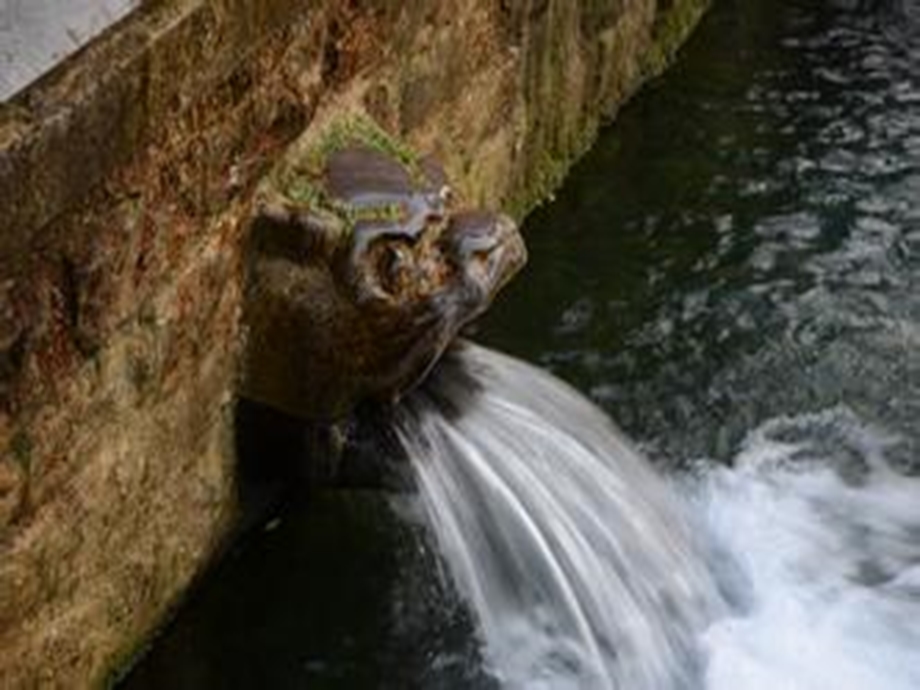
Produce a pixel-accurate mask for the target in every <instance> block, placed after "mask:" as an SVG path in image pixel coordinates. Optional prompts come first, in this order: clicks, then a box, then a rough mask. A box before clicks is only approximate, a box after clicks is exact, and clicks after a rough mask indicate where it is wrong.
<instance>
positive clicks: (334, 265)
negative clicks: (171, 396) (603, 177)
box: [241, 139, 526, 423]
mask: <svg viewBox="0 0 920 690" xmlns="http://www.w3.org/2000/svg"><path fill="white" fill-rule="evenodd" d="M311 166H312V168H311ZM249 251H250V255H249V275H248V280H247V292H246V300H245V306H244V320H245V324H246V327H247V330H248V335H247V338H248V340H247V348H246V355H245V363H244V370H243V380H242V390H241V392H242V395H243V396H244V397H246V398H249V399H251V400H254V401H256V402H258V403H261V404H263V405H267V406H269V407H272V408H274V409H277V410H279V411H281V412H284V413H286V414H288V415H292V416H294V417H297V418H300V419H303V420H306V421H310V422H318V423H334V422H336V421H339V420H342V419H344V418H345V417H347V416H348V415H349V413H350V412H351V411H353V410H354V409H355V407H356V406H357V405H358V404H359V403H361V402H364V401H382V402H391V401H395V400H398V399H399V397H400V396H401V395H402V394H404V393H405V392H406V391H407V390H409V389H410V388H411V387H412V386H414V385H415V384H416V383H418V382H419V381H420V380H421V379H423V378H424V376H425V375H426V374H427V372H428V371H429V370H430V369H431V367H432V366H433V364H434V363H435V362H436V361H437V360H438V358H439V357H440V356H441V354H442V353H443V352H444V350H445V349H446V348H447V347H448V345H449V344H450V343H451V342H452V341H453V340H454V338H455V337H456V336H457V334H458V332H459V331H460V329H461V328H463V326H464V325H466V324H467V323H469V322H470V321H471V320H472V319H475V318H476V317H477V316H479V315H480V314H482V313H483V312H484V311H485V310H486V309H487V308H488V306H489V304H490V303H491V301H492V299H493V298H494V297H495V295H496V293H497V292H498V291H499V290H500V289H501V288H502V287H503V286H504V285H505V284H506V283H507V282H508V281H509V280H510V279H511V278H512V277H513V276H514V275H515V273H517V271H518V270H519V269H520V268H521V267H522V266H523V265H524V263H525V261H526V249H525V246H524V242H523V240H522V238H521V235H520V233H519V232H518V229H517V226H516V224H515V223H514V222H513V221H512V220H511V219H510V218H508V217H507V216H504V215H501V214H498V213H493V212H489V211H482V210H477V209H468V208H464V207H463V206H461V205H460V204H458V203H457V201H456V200H455V199H454V197H453V194H452V193H451V190H450V188H449V187H448V185H447V183H446V179H445V175H444V173H443V171H442V170H441V169H440V168H439V167H438V166H437V165H435V164H434V163H432V162H431V161H429V160H422V161H416V160H414V159H412V158H410V157H409V156H405V155H404V156H399V155H398V154H397V153H394V152H393V151H386V150H382V149H381V148H380V147H379V146H377V147H374V146H372V145H370V144H368V143H366V142H362V141H360V140H359V139H355V140H346V141H344V142H341V141H340V142H337V146H336V147H334V150H331V151H327V152H324V153H323V154H322V156H321V158H320V160H317V159H316V155H315V154H314V155H313V156H312V157H311V156H307V160H306V162H304V161H301V162H299V163H295V164H292V165H291V166H290V167H289V168H288V169H287V170H286V171H284V172H282V173H280V174H278V175H275V176H274V177H273V181H272V183H271V185H270V186H268V187H266V188H265V189H264V190H263V193H261V194H260V195H259V201H258V203H257V205H256V210H255V216H254V218H253V222H252V229H251V238H250V246H249Z"/></svg>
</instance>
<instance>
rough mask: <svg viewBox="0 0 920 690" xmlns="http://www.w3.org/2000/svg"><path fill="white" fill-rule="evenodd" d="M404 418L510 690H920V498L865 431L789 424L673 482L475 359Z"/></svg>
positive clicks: (772, 426) (543, 385) (428, 498)
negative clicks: (727, 459)
mask: <svg viewBox="0 0 920 690" xmlns="http://www.w3.org/2000/svg"><path fill="white" fill-rule="evenodd" d="M399 414H400V417H399V419H398V421H397V427H398V432H399V435H400V437H401V439H402V442H403V443H404V445H405V446H406V448H407V450H408V452H409V454H410V456H411V457H412V459H413V465H414V467H415V471H416V474H417V477H418V483H419V487H420V491H419V493H420V498H421V501H422V503H423V507H424V512H425V513H426V514H427V522H428V524H429V525H430V527H431V532H432V534H433V536H434V538H435V540H436V542H437V544H438V546H439V548H440V550H441V552H442V554H443V556H444V558H445V561H446V562H447V564H448V566H449V569H450V571H451V573H452V575H453V578H454V580H455V581H456V584H457V585H458V587H459V589H460V592H461V593H462V594H463V595H464V596H465V598H466V599H467V601H468V602H469V603H470V605H471V608H472V609H473V611H474V613H475V615H476V617H477V619H478V622H479V627H480V630H481V635H482V642H483V648H484V653H485V656H486V659H487V660H488V663H489V666H490V670H491V671H492V673H494V675H495V676H496V677H497V678H498V679H499V680H500V681H501V683H502V684H503V685H504V686H505V687H509V688H528V690H530V689H533V688H552V689H553V690H557V689H564V688H616V689H622V690H674V689H680V690H687V689H691V688H692V689H701V688H706V689H707V690H778V689H782V690H828V689H830V690H916V689H917V688H920V479H912V478H910V477H908V476H905V474H904V473H902V472H900V471H898V470H897V469H895V466H896V465H897V462H896V461H897V460H898V458H900V459H901V460H903V459H904V456H905V453H907V454H908V455H909V451H910V449H909V448H906V447H905V446H904V443H903V442H902V441H901V440H899V439H897V438H895V437H891V436H888V435H886V434H885V433H883V432H881V431H880V430H878V429H874V428H872V427H871V426H870V425H867V424H865V423H863V422H862V421H861V420H860V419H859V418H858V417H857V416H856V415H855V414H854V413H853V412H851V411H849V410H846V409H832V410H828V411H825V412H822V413H820V414H810V415H800V416H797V417H792V418H788V419H787V418H783V419H778V420H774V421H771V422H769V423H767V424H765V425H763V426H762V427H760V428H758V429H757V430H755V431H753V432H752V433H751V434H750V435H749V437H748V439H747V440H746V442H745V443H744V445H743V447H742V449H741V451H740V453H739V454H738V456H737V457H736V458H735V459H734V462H733V464H732V465H731V466H725V465H718V464H716V463H712V462H701V463H700V465H699V467H698V469H699V471H698V472H695V473H692V475H691V476H684V477H680V478H678V479H676V480H675V481H674V482H669V481H666V480H665V479H663V478H661V477H659V476H658V475H657V474H656V473H655V472H654V471H653V470H652V469H651V468H650V467H649V465H648V464H647V462H646V461H645V460H644V459H643V458H642V457H641V456H640V455H639V454H637V452H636V451H635V450H634V449H633V448H632V447H631V446H630V444H629V443H628V442H627V441H626V440H625V439H624V438H623V436H622V434H620V433H619V432H618V431H617V429H616V428H615V427H614V426H613V425H612V424H611V423H610V421H609V420H608V419H607V418H606V417H605V416H604V415H603V414H602V413H601V412H600V411H599V410H597V409H596V408H595V407H594V406H593V405H591V404H590V403H589V402H588V401H586V400H585V399H584V398H583V397H581V396H580V395H579V394H578V393H577V392H575V391H574V390H572V389H571V388H569V387H568V386H566V385H565V384H563V383H561V382H559V381H558V380H556V379H554V378H553V377H551V376H549V375H548V374H546V373H545V372H542V371H540V370H538V369H535V368H533V367H531V366H529V365H527V364H524V363H522V362H520V361H517V360H515V359H512V358H509V357H507V356H505V355H501V354H498V353H495V352H492V351H489V350H486V349H483V348H480V347H477V346H473V345H469V346H465V347H464V348H462V349H461V350H460V351H459V352H456V353H453V354H452V355H451V356H450V357H449V360H448V361H447V362H446V363H445V365H444V366H442V367H441V369H440V370H439V371H438V372H436V374H435V375H434V377H433V379H432V380H431V381H430V382H429V383H428V384H427V385H426V387H425V389H424V390H423V391H421V392H420V393H419V394H418V395H416V396H414V397H413V398H412V399H411V400H409V401H407V404H406V405H405V406H404V407H403V409H402V410H401V412H400V413H399ZM908 459H909V458H908ZM675 489H676V490H675Z"/></svg>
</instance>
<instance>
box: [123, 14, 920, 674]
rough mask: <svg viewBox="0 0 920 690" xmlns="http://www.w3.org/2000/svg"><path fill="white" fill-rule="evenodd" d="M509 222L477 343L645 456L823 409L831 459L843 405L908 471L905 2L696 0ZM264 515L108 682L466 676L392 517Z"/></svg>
mask: <svg viewBox="0 0 920 690" xmlns="http://www.w3.org/2000/svg"><path fill="white" fill-rule="evenodd" d="M526 232H527V239H528V242H529V245H530V248H531V263H530V265H529V266H528V268H527V270H526V272H525V274H524V275H522V276H521V277H520V278H519V279H518V280H517V281H516V282H515V283H514V284H513V285H512V286H511V287H510V288H509V289H508V291H507V293H506V294H505V295H504V296H503V297H502V298H501V300H500V301H499V303H498V304H496V305H495V306H494V308H493V311H492V312H491V313H490V315H489V316H488V317H487V319H486V320H485V321H484V322H483V324H481V326H480V328H479V333H478V336H477V339H478V340H480V341H482V342H484V343H486V344H489V345H491V346H494V347H496V348H498V349H502V350H505V351H507V352H509V353H512V354H514V355H516V356H519V357H522V358H524V359H527V360H530V361H533V362H537V363H539V364H541V365H543V366H545V367H547V368H549V369H551V370H552V371H553V372H555V373H556V374H557V375H559V376H561V377H562V378H564V379H566V380H568V381H570V382H572V383H574V384H575V385H576V386H578V387H579V388H580V389H581V390H583V391H584V392H586V393H588V394H589V395H590V396H591V397H592V398H593V399H594V400H595V401H596V402H598V403H599V404H600V405H601V406H603V407H604V408H605V409H606V410H607V411H609V412H610V414H611V415H612V416H613V417H614V419H616V420H617V422H618V423H619V424H620V426H622V427H623V428H624V429H625V430H626V431H627V432H628V433H629V434H630V435H631V436H633V437H634V438H635V439H637V440H638V441H639V442H640V443H641V445H642V446H643V447H644V448H645V449H646V451H647V452H648V453H649V455H650V456H651V457H652V458H653V459H654V460H655V461H656V462H657V463H658V464H659V465H660V466H662V467H667V468H671V467H682V466H685V465H686V464H687V463H688V462H689V461H690V460H692V459H695V458H701V457H705V458H709V459H711V460H713V461H717V462H721V463H728V464H730V463H732V462H733V460H734V458H735V457H736V456H737V454H738V451H739V446H740V445H741V444H743V442H744V439H745V438H746V437H747V436H748V435H749V434H750V433H751V432H752V430H755V429H758V428H760V427H761V426H762V425H763V424H764V423H766V422H768V421H769V420H775V419H777V418H780V417H785V418H797V417H801V416H802V415H808V414H822V413H826V412H827V411H828V410H844V411H845V412H844V413H841V414H839V415H837V416H835V417H833V419H834V420H836V421H834V422H833V424H830V425H829V426H828V429H829V430H828V431H827V433H826V435H827V443H828V444H830V445H834V447H835V451H834V452H842V453H848V452H852V453H854V454H856V451H855V450H853V449H852V448H850V449H849V450H848V448H844V447H843V446H846V443H843V446H841V442H840V441H839V437H840V433H839V432H840V430H839V428H837V427H839V426H840V425H841V424H843V425H844V426H846V425H847V424H850V425H852V424H857V423H856V422H853V421H852V420H858V424H857V425H869V426H872V427H873V428H875V427H877V428H881V429H884V430H885V433H886V434H889V435H891V436H893V437H897V439H898V440H897V442H896V443H893V444H892V445H891V448H890V459H891V460H892V462H894V463H895V464H899V465H900V466H901V467H902V468H905V469H907V470H908V471H914V470H916V468H917V464H918V458H920V452H918V444H920V429H918V428H917V423H916V420H917V418H918V413H920V351H918V346H920V289H918V285H920V283H918V279H920V262H918V258H917V252H918V249H920V3H918V2H915V1H913V0H904V1H903V2H900V3H898V2H875V3H871V2H862V3H858V2H856V1H855V0H853V1H852V2H844V1H842V0H841V1H840V2H836V3H834V2H830V1H827V2H820V1H818V0H814V1H808V0H769V1H768V0H746V1H745V0H722V1H719V0H716V6H715V9H714V10H713V12H712V13H711V14H710V16H709V17H708V18H707V19H706V20H705V22H704V25H703V26H702V27H701V29H700V30H699V32H698V33H697V34H696V36H695V37H694V39H693V40H692V41H691V43H690V45H688V46H687V48H686V49H685V50H684V52H683V53H682V54H681V56H680V59H679V61H678V63H677V65H676V66H675V68H674V69H672V70H671V71H670V72H669V73H668V75H666V77H665V78H663V79H661V80H659V81H657V82H656V83H654V84H653V85H651V86H650V87H649V88H648V89H646V90H645V91H644V92H643V93H642V94H641V95H640V96H639V97H638V98H636V100H635V101H634V102H633V103H631V104H630V105H629V106H628V107H627V108H626V109H625V110H624V111H623V112H622V113H621V115H620V117H619V119H618V120H617V122H616V124H615V126H613V127H612V128H610V129H609V130H608V131H606V132H605V133H604V134H603V136H602V137H601V139H600V141H599V142H598V144H597V146H596V147H595V149H594V150H593V151H592V152H591V153H590V154H589V155H588V156H587V157H586V158H585V160H584V161H583V162H582V163H580V164H579V165H578V166H577V168H576V169H575V170H574V172H573V173H572V175H571V176H570V178H569V179H568V180H567V182H566V184H565V187H564V188H563V189H562V190H560V192H559V193H558V195H557V197H556V199H555V200H554V201H553V202H552V203H551V204H547V205H546V206H544V207H542V208H541V209H539V210H538V211H536V212H535V213H534V214H533V215H532V216H531V217H530V218H529V219H528V221H527V228H526ZM841 420H842V421H841ZM847 420H850V421H847ZM835 425H836V426H835ZM831 427H833V429H832V428H831ZM797 430H798V431H797ZM786 433H789V434H793V435H794V434H795V433H805V432H803V431H802V430H801V428H800V427H796V426H795V425H793V426H792V427H791V429H790V430H787V432H786ZM808 433H810V434H812V436H813V438H812V439H811V440H812V441H814V442H815V443H821V442H822V440H821V438H822V437H821V433H824V432H822V431H821V430H820V429H819V430H818V431H815V430H810V431H809V432H808ZM848 438H849V437H848ZM851 445H852V444H851ZM838 446H840V447H839V448H838ZM405 510H407V511H411V506H407V507H406V508H405ZM279 520H280V522H278V523H277V525H275V523H273V525H272V527H273V528H272V529H270V530H267V531H264V532H261V533H259V534H257V535H255V536H254V537H253V538H250V539H249V540H247V541H246V543H244V544H242V545H240V546H239V547H238V548H237V549H236V551H235V552H234V553H232V554H231V555H230V557H229V558H228V559H227V560H226V562H225V563H224V564H223V565H222V566H221V567H220V568H218V569H217V571H216V572H215V573H214V575H213V576H212V577H211V579H210V580H209V582H208V583H206V584H205V586H204V587H203V588H202V589H201V591H200V592H199V593H198V594H197V595H196V596H195V597H194V599H193V601H192V602H190V604H189V605H188V606H187V608H186V610H184V611H183V612H182V613H181V614H180V615H179V617H178V619H177V621H176V622H175V623H174V624H173V625H172V626H171V627H170V628H169V629H168V630H166V631H165V633H164V634H163V636H162V637H161V638H160V640H158V641H157V643H155V644H154V646H153V648H152V649H151V651H150V653H149V654H148V655H147V656H146V657H145V658H144V659H143V660H142V661H141V663H140V664H139V665H138V666H137V667H136V669H135V670H134V671H133V672H132V674H131V675H130V676H129V677H128V678H127V679H126V681H125V682H124V683H123V685H122V687H125V688H130V689H132V690H139V689H141V688H177V689H182V688H195V689H202V688H263V687H265V688H325V687H330V688H331V687H335V688H381V687H387V688H410V687H425V688H442V687H443V688H448V687H449V688H469V687H488V686H489V685H490V681H489V680H488V678H487V677H486V676H485V675H484V674H483V672H482V671H481V670H480V667H479V663H478V658H479V656H478V651H477V643H476V641H475V637H474V635H473V632H472V625H471V623H470V617H469V614H468V613H467V612H466V611H465V610H464V608H463V607H462V606H460V605H459V604H457V603H456V601H455V600H454V598H453V597H452V596H451V595H450V592H449V586H448V585H445V582H446V580H447V578H446V576H445V574H444V573H443V572H441V570H440V567H439V565H438V561H437V560H436V559H435V558H434V557H433V555H432V554H431V553H430V551H429V550H428V548H427V547H426V546H425V542H424V541H423V540H422V539H420V538H419V530H418V528H417V527H415V526H413V525H414V524H415V523H414V522H413V520H412V519H411V518H406V517H405V516H397V515H395V514H394V512H393V510H391V508H390V506H389V504H388V502H387V501H386V500H385V499H384V498H383V497H380V496H375V495H371V494H358V493H355V494H350V495H338V496H319V497H316V498H315V499H314V500H313V501H311V502H310V503H308V504H306V505H302V506H300V507H297V508H290V509H288V510H287V511H286V512H285V513H283V514H282V515H281V516H279ZM741 690H743V689H741Z"/></svg>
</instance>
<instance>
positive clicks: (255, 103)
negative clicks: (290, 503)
mask: <svg viewBox="0 0 920 690" xmlns="http://www.w3.org/2000/svg"><path fill="white" fill-rule="evenodd" d="M704 4H705V0H659V1H658V3H657V5H656V2H655V0H491V1H489V0H408V1H399V2H397V1H395V0H339V1H335V0H327V1H325V2H306V1H300V2H298V1H297V0H261V1H260V0H235V1H234V2H230V1H229V0H160V1H159V2H150V3H148V4H146V5H145V6H144V9H143V10H141V11H139V12H136V13H135V14H134V15H132V16H131V17H129V18H128V19H127V20H126V21H124V22H122V23H121V24H119V25H117V26H116V27H114V28H113V29H112V30H110V31H109V32H107V33H106V34H105V35H104V36H103V37H101V38H100V39H99V40H98V41H96V42H95V43H93V44H92V45H90V46H89V47H88V48H87V49H84V50H83V51H81V52H80V53H79V54H78V55H77V56H75V57H74V58H72V59H70V60H68V61H67V62H66V63H64V64H63V65H61V66H60V67H59V68H58V69H57V70H56V71H55V72H54V73H52V74H51V75H49V77H47V78H45V79H43V80H42V81H41V82H39V83H37V84H35V85H33V86H32V87H31V88H30V89H29V90H27V91H26V92H25V93H23V94H21V95H20V96H19V97H17V98H16V99H15V100H14V101H12V102H10V103H7V104H4V105H3V106H2V107H0V210H2V213H0V678H2V679H3V685H4V687H9V688H26V687H42V688H45V687H60V688H79V687H94V686H98V685H100V684H102V683H103V682H104V680H105V678H106V677H107V674H108V673H109V672H110V671H111V669H113V668H114V667H116V666H117V665H118V664H119V663H121V661H122V660H123V659H124V658H125V657H126V655H129V654H131V653H132V652H133V651H134V650H135V649H136V648H137V645H138V644H139V643H140V642H141V641H142V640H143V639H144V638H145V636H147V635H149V633H150V632H151V631H152V630H153V629H154V628H155V627H156V625H157V624H158V623H159V622H160V621H162V618H163V616H164V614H165V612H166V611H167V610H168V609H169V607H170V606H171V605H173V604H174V603H175V602H176V601H177V599H178V597H179V596H180V595H181V593H182V592H183V591H184V589H185V588H186V587H187V586H188V584H189V583H190V581H191V580H192V579H193V578H194V577H195V575H196V574H197V573H199V572H200V571H201V569H202V568H203V566H204V565H206V564H207V562H208V560H209V558H210V557H211V556H212V555H213V554H214V553H215V552H216V550H217V549H218V548H219V547H220V546H221V544H222V543H223V540H224V539H225V538H226V536H227V535H228V534H229V532H230V530H231V528H232V526H233V524H234V518H235V516H236V508H237V503H236V500H237V499H236V486H235V481H234V471H235V460H234V447H233V429H232V411H233V401H234V385H235V377H236V372H237V363H238V361H239V353H240V348H241V345H242V339H243V334H241V333H240V328H239V311H240V298H241V274H242V260H241V247H242V244H243V243H242V237H243V235H244V233H245V230H246V222H245V221H246V218H247V215H248V204H249V203H250V194H251V192H252V190H253V188H254V185H255V183H256V181H257V180H258V179H259V177H260V176H261V175H262V174H264V172H265V171H266V170H267V169H268V167H269V166H270V165H271V164H272V161H273V160H275V159H276V158H277V157H278V156H279V154H280V153H281V152H282V151H283V150H284V149H285V147H286V146H287V145H288V144H289V143H290V142H291V141H293V139H294V138H295V137H297V136H298V135H299V134H301V133H302V132H304V131H305V130H306V129H308V128H310V127H314V126H317V125H319V124H320V123H322V122H324V121H328V119H329V118H335V117H339V116H342V115H343V114H345V113H354V112H361V113H364V114H367V115H369V116H371V117H372V118H374V119H375V120H376V121H377V122H378V123H379V124H380V125H381V126H383V127H384V128H386V129H388V130H389V131H390V132H392V133H394V134H396V135H399V136H401V137H404V138H405V139H406V140H408V141H409V142H410V143H411V144H412V145H413V146H415V147H416V148H418V149H419V150H422V151H430V152H434V153H435V154H436V155H438V156H439V157H440V159H441V160H442V162H443V163H444V164H445V167H446V168H447V172H448V174H449V176H450V178H451V179H452V180H454V181H455V182H456V183H457V184H458V187H459V191H460V192H461V194H463V195H464V196H465V197H466V198H467V199H468V200H470V201H471V202H475V203H479V204H486V205H499V204H501V205H504V206H505V207H506V208H509V209H511V210H512V211H513V212H515V213H517V214H518V215H521V214H523V213H524V212H525V211H526V209H527V208H529V207H530V206H531V205H532V204H533V203H534V202H535V201H537V200H539V199H540V198H542V197H543V196H545V195H546V194H547V193H548V192H549V191H551V189H552V187H553V186H554V185H556V184H557V183H558V182H559V180H560V178H561V176H562V175H563V174H564V172H565V170H566V168H567V166H568V165H569V164H570V163H571V162H572V161H573V160H574V159H575V158H576V157H577V156H578V155H579V154H580V153H582V152H583V151H584V150H585V149H586V148H587V147H588V146H589V145H590V143H591V142H592V140H593V138H594V136H595V133H596V131H597V128H598V126H599V124H600V123H601V122H602V121H603V120H604V119H605V118H608V117H610V116H612V115H613V113H614V112H615V110H616V108H617V107H618V106H619V105H620V104H621V103H622V102H623V101H624V100H625V99H626V98H627V97H628V96H629V95H630V94H631V93H632V92H633V91H634V89H635V88H636V87H637V85H638V84H639V83H640V82H641V81H642V80H643V79H645V78H648V77H650V76H652V75H653V74H655V73H656V72H657V71H658V70H660V69H661V68H662V67H663V66H664V65H665V64H666V63H667V60H668V58H669V57H670V55H671V54H672V53H673V51H674V50H675V49H676V47H677V46H678V45H679V44H680V43H681V42H682V41H683V39H684V38H685V37H686V35H687V33H688V32H689V30H690V29H691V28H692V26H693V25H694V24H695V22H696V20H697V19H698V18H699V16H700V13H701V12H702V9H703V5H704Z"/></svg>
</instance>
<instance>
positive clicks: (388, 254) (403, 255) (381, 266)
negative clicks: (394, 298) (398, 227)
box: [377, 244, 412, 294]
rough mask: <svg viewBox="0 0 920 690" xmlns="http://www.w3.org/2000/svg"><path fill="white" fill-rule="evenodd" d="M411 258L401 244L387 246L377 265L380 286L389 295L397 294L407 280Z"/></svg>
mask: <svg viewBox="0 0 920 690" xmlns="http://www.w3.org/2000/svg"><path fill="white" fill-rule="evenodd" d="M411 262H412V257H411V253H410V251H409V249H408V248H407V247H405V246H403V245H402V244H387V245H386V246H385V247H384V248H383V251H382V252H381V256H380V261H379V263H378V265H377V273H378V276H379V281H380V285H381V286H382V287H383V288H384V289H385V290H386V291H387V292H389V293H391V294H392V293H395V292H398V291H399V290H400V289H401V288H402V287H403V286H404V285H405V283H406V281H407V280H408V274H409V267H410V264H411Z"/></svg>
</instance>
